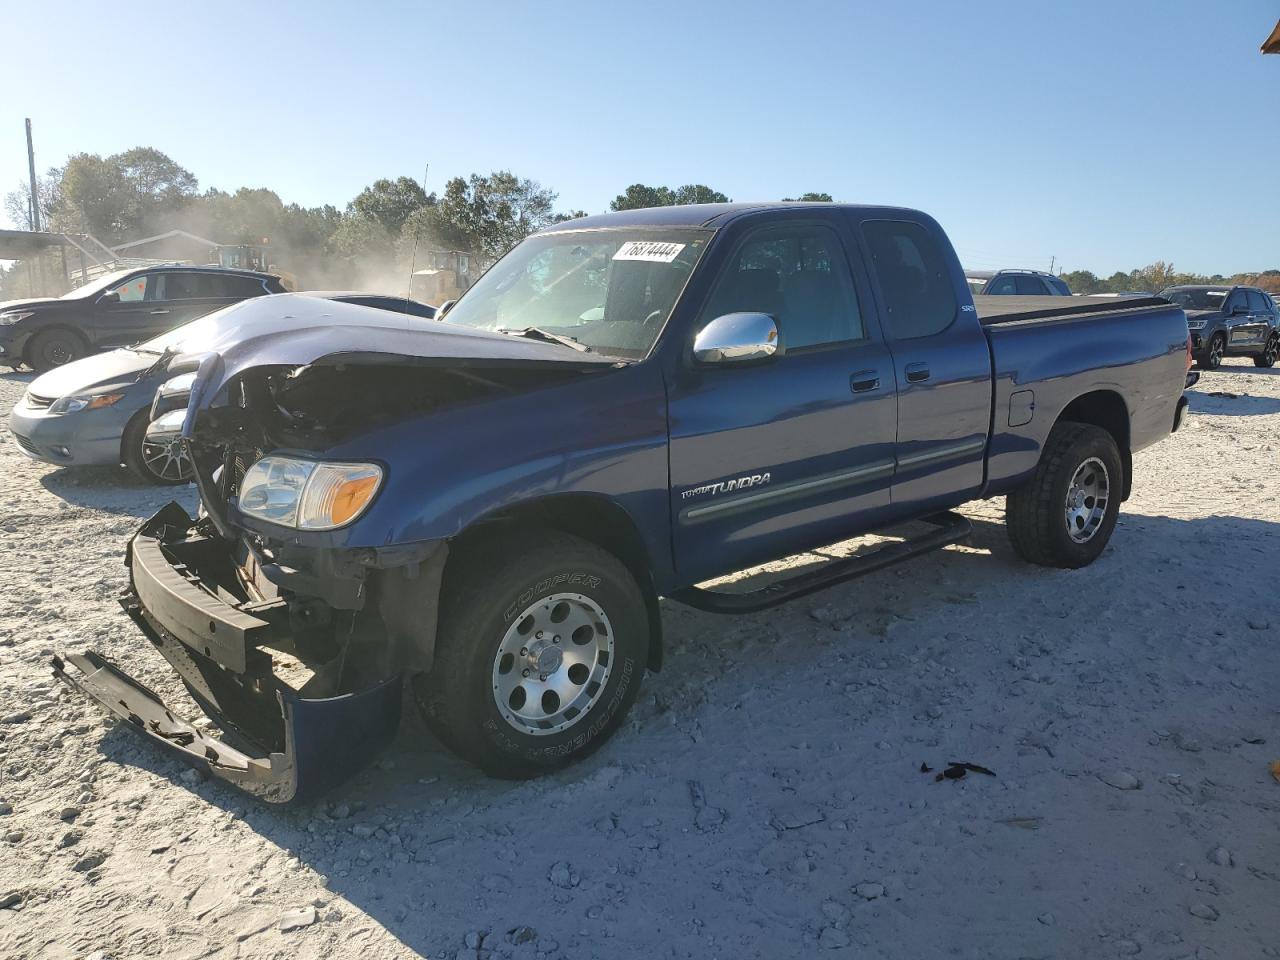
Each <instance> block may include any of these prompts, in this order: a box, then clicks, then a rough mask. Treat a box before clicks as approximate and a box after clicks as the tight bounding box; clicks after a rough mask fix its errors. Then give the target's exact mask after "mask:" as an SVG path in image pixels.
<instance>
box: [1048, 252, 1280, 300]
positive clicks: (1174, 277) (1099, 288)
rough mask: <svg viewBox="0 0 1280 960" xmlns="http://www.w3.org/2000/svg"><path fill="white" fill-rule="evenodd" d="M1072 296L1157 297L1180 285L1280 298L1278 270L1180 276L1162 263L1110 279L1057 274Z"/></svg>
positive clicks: (1118, 273) (1086, 272)
mask: <svg viewBox="0 0 1280 960" xmlns="http://www.w3.org/2000/svg"><path fill="white" fill-rule="evenodd" d="M1059 276H1060V277H1062V279H1063V280H1065V281H1066V283H1067V286H1069V287H1070V288H1071V292H1072V293H1084V294H1089V293H1144V292H1145V293H1159V292H1160V291H1161V290H1163V289H1165V287H1173V286H1178V285H1179V284H1221V285H1223V286H1229V285H1232V284H1242V285H1244V286H1248V287H1259V288H1261V289H1263V290H1266V291H1268V292H1270V293H1274V294H1280V270H1263V271H1262V272H1261V273H1235V274H1232V275H1231V276H1229V277H1227V276H1223V275H1222V274H1220V273H1215V274H1213V275H1212V276H1208V275H1205V274H1202V273H1181V272H1179V271H1177V270H1175V269H1174V268H1173V264H1171V263H1166V262H1165V261H1163V260H1157V261H1156V262H1155V263H1152V264H1148V265H1147V266H1145V267H1139V268H1138V269H1136V270H1130V271H1129V272H1128V273H1125V272H1123V271H1121V270H1117V271H1116V272H1115V273H1113V274H1112V275H1111V276H1109V277H1099V276H1097V275H1095V274H1094V273H1093V271H1091V270H1068V271H1065V272H1063V273H1060V274H1059Z"/></svg>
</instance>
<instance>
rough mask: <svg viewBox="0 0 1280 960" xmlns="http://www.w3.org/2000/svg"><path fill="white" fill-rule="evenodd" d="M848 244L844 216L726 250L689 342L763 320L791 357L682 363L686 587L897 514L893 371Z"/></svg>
mask: <svg viewBox="0 0 1280 960" xmlns="http://www.w3.org/2000/svg"><path fill="white" fill-rule="evenodd" d="M851 240H852V238H851V236H850V234H849V232H848V227H847V224H846V223H845V222H844V220H843V218H842V217H837V216H834V215H812V216H806V218H805V219H796V218H791V217H787V218H775V219H771V220H768V221H766V222H765V224H763V225H761V226H758V227H755V228H754V229H749V228H748V229H747V232H746V233H745V234H743V235H741V236H740V237H738V238H737V239H730V238H729V237H726V238H725V241H726V242H727V243H729V244H730V246H729V247H728V250H727V253H726V254H725V255H724V256H723V258H721V259H720V260H719V265H718V267H717V268H716V270H717V274H716V277H715V279H714V281H713V283H712V286H711V289H710V292H709V294H708V295H707V298H706V301H705V302H704V303H703V304H702V305H701V306H700V308H699V315H698V316H697V318H696V319H695V322H694V324H693V327H692V329H693V331H694V332H696V331H697V330H700V329H702V327H703V326H705V325H706V324H707V323H709V322H710V321H711V320H713V319H715V318H716V317H719V316H723V315H724V314H728V313H736V312H742V311H749V312H758V313H767V314H769V315H770V316H771V317H773V318H774V321H775V322H776V324H777V326H778V329H779V332H780V336H781V340H782V343H783V345H784V347H785V350H784V352H783V354H782V355H781V356H778V357H775V358H773V359H772V360H769V361H767V362H764V363H761V364H758V365H754V366H739V365H718V366H698V365H695V364H694V363H693V362H692V361H691V360H689V359H688V358H685V359H684V360H682V362H681V364H680V365H679V366H678V367H677V368H676V370H675V371H674V373H673V374H672V379H671V381H670V382H669V383H668V411H669V433H670V443H669V446H668V450H669V456H670V477H671V491H670V496H671V515H672V518H673V521H674V523H673V528H674V529H673V536H672V539H673V548H674V553H675V561H676V568H677V569H678V570H679V571H680V573H681V574H682V575H683V576H685V577H689V578H690V579H692V580H694V581H696V580H701V579H707V578H709V577H711V576H714V575H716V574H719V573H725V572H728V571H732V570H738V569H742V568H744V567H748V566H751V565H753V564H755V563H758V562H761V561H763V560H768V559H772V558H775V557H780V556H786V555H789V554H793V553H796V552H798V551H800V550H804V549H807V548H810V547H813V546H817V545H819V544H823V543H831V542H834V541H836V540H840V539H842V538H843V537H844V536H845V535H847V532H848V531H849V530H851V529H853V528H858V527H864V526H866V525H869V524H873V523H874V522H875V520H876V518H877V517H879V516H880V515H882V514H887V511H888V509H889V506H890V502H889V486H890V483H891V482H892V477H893V446H894V429H895V427H894V424H895V419H896V412H895V410H896V401H895V395H894V378H893V364H892V360H891V358H890V356H889V352H888V350H887V349H886V348H885V345H884V343H883V341H882V340H881V338H880V335H879V331H878V329H877V327H876V324H875V321H874V316H873V315H872V311H871V310H870V309H869V308H868V307H866V306H864V304H865V303H867V302H868V301H869V297H868V296H867V295H866V291H865V285H864V280H863V279H862V278H863V277H864V276H865V274H863V273H862V271H860V270H859V271H858V274H857V275H858V277H859V280H858V281H857V282H856V283H855V279H854V276H855V274H854V271H853V270H852V269H851V266H850V260H849V252H850V244H851ZM860 287H861V288H863V289H862V291H861V292H862V295H861V296H860V295H859V288H860Z"/></svg>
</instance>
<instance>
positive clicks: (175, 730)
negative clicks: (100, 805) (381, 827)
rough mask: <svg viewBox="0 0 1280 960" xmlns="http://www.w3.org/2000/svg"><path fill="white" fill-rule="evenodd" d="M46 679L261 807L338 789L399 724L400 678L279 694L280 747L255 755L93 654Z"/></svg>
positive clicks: (60, 665)
mask: <svg viewBox="0 0 1280 960" xmlns="http://www.w3.org/2000/svg"><path fill="white" fill-rule="evenodd" d="M68 667H74V668H75V671H76V672H75V673H72V672H71V671H70V670H68ZM53 675H54V676H55V677H57V678H58V679H59V680H61V681H62V682H63V683H65V684H67V685H68V686H69V687H71V688H72V689H75V690H79V691H80V692H81V693H83V694H85V695H86V696H88V697H89V698H90V699H93V700H96V701H97V702H98V704H99V705H100V706H101V707H102V708H103V709H105V710H106V711H107V712H108V713H111V714H114V715H115V716H117V717H119V718H120V719H122V720H126V721H128V722H129V724H130V725H131V726H133V727H134V728H135V729H136V730H137V731H138V732H139V733H141V734H143V735H144V736H146V737H147V738H149V739H150V740H152V741H154V742H155V743H158V744H159V745H160V746H162V747H164V748H165V749H166V750H168V751H170V752H171V753H174V754H176V755H177V756H178V757H180V758H181V759H183V760H186V761H187V762H188V763H191V764H192V765H193V766H196V767H199V768H201V769H203V770H207V771H208V772H209V773H210V774H212V775H213V776H215V777H219V778H221V779H223V780H226V781H227V782H228V783H231V784H234V785H235V786H237V787H239V788H240V789H241V790H244V791H246V792H247V793H251V794H254V795H256V796H258V797H261V798H262V799H263V800H265V801H267V802H268V803H297V802H301V801H304V800H308V799H313V798H315V797H317V796H319V795H320V794H322V793H324V792H325V791H327V790H330V789H332V788H333V787H335V786H337V785H338V784H339V783H341V782H342V781H343V780H345V779H347V778H348V777H350V776H351V775H352V774H353V773H354V772H355V771H356V770H358V769H360V768H361V767H363V766H364V765H365V764H366V763H368V761H369V760H370V759H372V757H373V756H374V755H375V754H376V753H377V750H378V749H379V748H380V747H382V746H383V745H385V744H386V743H387V742H388V741H389V740H390V739H391V737H392V736H394V735H395V731H396V727H397V726H398V725H399V722H400V696H401V691H400V682H399V679H400V678H399V677H393V678H391V679H389V680H386V681H384V682H383V683H381V684H378V685H377V686H375V687H372V688H370V689H368V690H364V691H361V692H359V693H354V694H348V695H346V696H341V697H333V698H331V699H327V700H308V699H304V698H302V697H299V696H296V695H294V696H292V697H286V696H285V695H284V694H283V693H282V694H281V695H280V710H281V722H282V723H283V726H284V731H283V733H284V750H283V752H280V753H267V752H262V753H261V754H258V753H257V752H256V751H253V749H252V748H251V747H246V749H244V750H241V749H237V748H235V747H233V746H230V745H229V744H228V743H227V742H224V741H222V740H219V739H217V738H215V737H211V736H209V735H208V734H207V733H204V732H202V731H201V730H200V729H199V728H197V727H195V726H194V725H192V724H191V723H188V722H187V721H185V720H183V719H181V718H180V717H178V716H176V715H175V714H174V713H173V711H171V710H170V709H169V708H168V707H167V706H165V704H164V701H163V700H161V699H160V697H158V696H157V695H156V694H155V693H153V692H152V691H151V690H149V689H147V688H146V687H145V686H143V685H142V684H141V683H139V682H138V681H137V680H134V679H133V678H132V677H130V676H129V675H128V674H126V673H125V672H124V671H122V670H121V669H120V668H119V667H117V666H115V665H114V664H113V663H111V662H110V661H109V660H107V659H105V658H104V657H102V656H100V655H99V654H97V653H93V652H88V653H84V654H79V655H72V656H68V657H67V658H66V661H65V662H64V661H63V660H62V659H60V658H58V657H54V658H53ZM184 679H185V678H184ZM212 719H214V720H215V722H216V721H217V719H218V718H216V717H214V718H212Z"/></svg>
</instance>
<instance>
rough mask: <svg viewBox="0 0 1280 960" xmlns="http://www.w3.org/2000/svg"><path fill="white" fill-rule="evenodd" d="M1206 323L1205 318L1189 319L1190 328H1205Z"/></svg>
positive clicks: (1188, 327)
mask: <svg viewBox="0 0 1280 960" xmlns="http://www.w3.org/2000/svg"><path fill="white" fill-rule="evenodd" d="M1204 325H1205V321H1204V320H1188V321H1187V329H1188V330H1203V329H1204Z"/></svg>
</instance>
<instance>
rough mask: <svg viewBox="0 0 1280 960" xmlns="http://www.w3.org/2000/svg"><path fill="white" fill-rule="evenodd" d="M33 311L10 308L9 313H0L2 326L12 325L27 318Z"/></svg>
mask: <svg viewBox="0 0 1280 960" xmlns="http://www.w3.org/2000/svg"><path fill="white" fill-rule="evenodd" d="M33 312H34V311H31V310H10V311H9V312H8V313H0V327H11V326H13V325H14V324H15V323H17V322H18V321H19V320H25V319H27V317H29V316H31V314H32V313H33Z"/></svg>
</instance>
